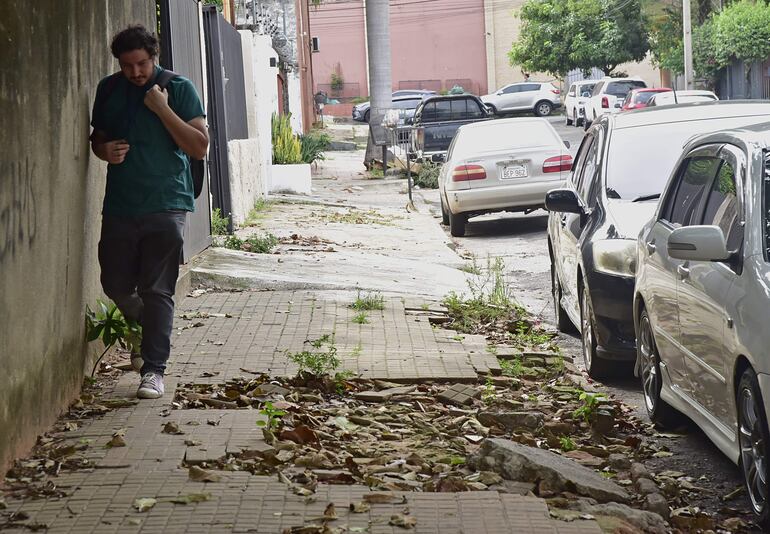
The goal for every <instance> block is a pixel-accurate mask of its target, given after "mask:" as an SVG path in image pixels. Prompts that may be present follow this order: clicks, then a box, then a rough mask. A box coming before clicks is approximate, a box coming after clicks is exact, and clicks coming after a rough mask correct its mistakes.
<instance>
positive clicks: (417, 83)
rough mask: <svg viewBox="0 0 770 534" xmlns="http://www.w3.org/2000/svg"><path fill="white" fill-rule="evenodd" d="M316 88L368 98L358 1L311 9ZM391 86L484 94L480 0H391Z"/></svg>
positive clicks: (341, 96)
mask: <svg viewBox="0 0 770 534" xmlns="http://www.w3.org/2000/svg"><path fill="white" fill-rule="evenodd" d="M310 32H311V34H312V36H313V37H317V38H318V43H319V51H318V52H316V53H313V56H312V60H313V78H314V82H315V90H316V91H325V92H326V93H327V94H328V95H329V96H330V97H332V98H339V99H340V100H342V101H345V100H349V99H351V98H355V97H364V98H365V97H367V96H368V95H369V87H368V83H367V72H368V66H367V49H366V48H367V47H366V21H365V10H364V2H363V0H340V1H333V0H325V1H324V2H323V3H322V4H321V6H319V7H318V8H311V10H310ZM390 34H391V65H392V80H393V90H394V91H396V90H399V89H430V90H433V91H441V90H449V89H451V88H452V87H454V86H455V85H459V86H461V87H463V89H465V90H466V91H468V92H471V93H474V94H477V95H480V94H486V93H487V61H486V37H485V25H484V0H390Z"/></svg>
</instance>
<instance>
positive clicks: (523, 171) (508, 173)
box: [503, 165, 527, 180]
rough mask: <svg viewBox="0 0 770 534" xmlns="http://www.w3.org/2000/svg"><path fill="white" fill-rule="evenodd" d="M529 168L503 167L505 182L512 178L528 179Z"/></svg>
mask: <svg viewBox="0 0 770 534" xmlns="http://www.w3.org/2000/svg"><path fill="white" fill-rule="evenodd" d="M526 177H527V166H526V165H506V166H505V167H503V180H510V179H512V178H526Z"/></svg>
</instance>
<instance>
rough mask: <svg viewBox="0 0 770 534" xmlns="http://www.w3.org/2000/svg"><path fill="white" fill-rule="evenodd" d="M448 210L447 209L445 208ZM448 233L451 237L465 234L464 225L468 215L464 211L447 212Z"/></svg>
mask: <svg viewBox="0 0 770 534" xmlns="http://www.w3.org/2000/svg"><path fill="white" fill-rule="evenodd" d="M447 211H449V210H447ZM448 215H449V233H450V234H452V236H453V237H462V236H464V235H465V225H466V223H467V222H468V215H466V214H465V213H458V214H457V215H455V214H454V213H452V212H451V211H450V212H449V214H448Z"/></svg>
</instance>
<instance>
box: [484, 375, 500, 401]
mask: <svg viewBox="0 0 770 534" xmlns="http://www.w3.org/2000/svg"><path fill="white" fill-rule="evenodd" d="M495 399H497V392H496V390H495V385H494V383H492V379H491V378H487V381H486V382H485V383H484V389H482V390H481V402H483V403H484V404H487V405H489V404H493V403H494V402H495Z"/></svg>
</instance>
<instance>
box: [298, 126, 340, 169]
mask: <svg viewBox="0 0 770 534" xmlns="http://www.w3.org/2000/svg"><path fill="white" fill-rule="evenodd" d="M331 141H332V138H331V137H330V136H329V134H327V133H324V132H318V131H312V132H310V133H309V134H307V135H300V136H299V142H300V157H301V159H302V162H303V163H314V162H315V161H318V160H321V161H323V160H325V159H326V157H325V156H324V154H323V152H324V151H325V150H327V149H328V148H329V145H330V144H331Z"/></svg>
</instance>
